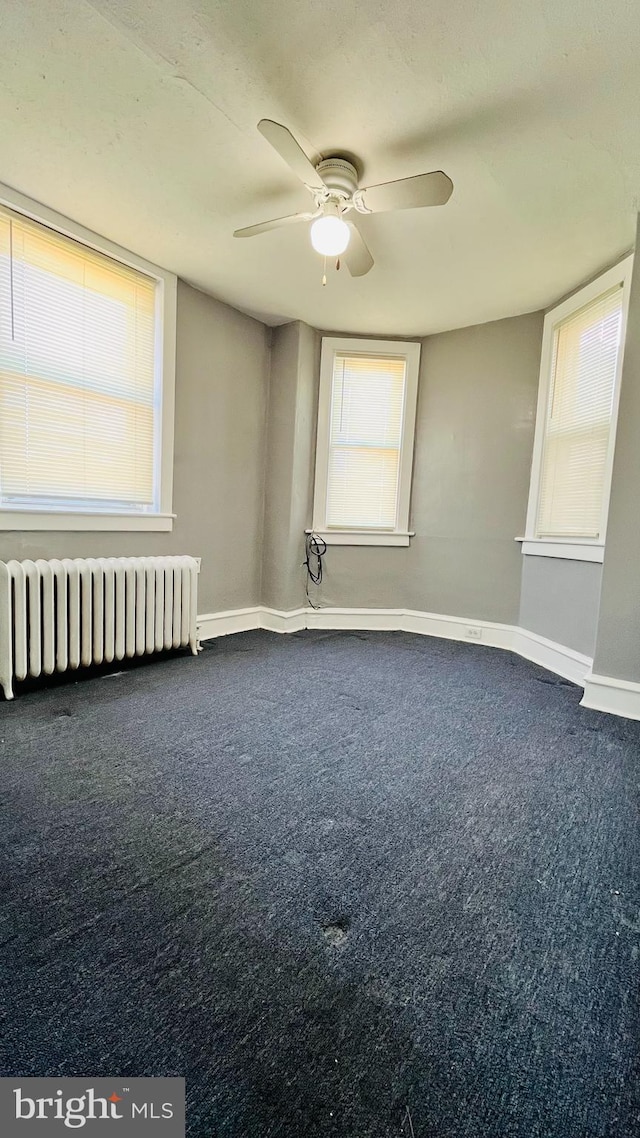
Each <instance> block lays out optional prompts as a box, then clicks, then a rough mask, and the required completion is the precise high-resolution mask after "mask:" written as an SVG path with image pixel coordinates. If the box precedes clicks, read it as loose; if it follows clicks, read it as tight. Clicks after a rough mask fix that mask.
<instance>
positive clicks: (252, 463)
mask: <svg viewBox="0 0 640 1138" xmlns="http://www.w3.org/2000/svg"><path fill="white" fill-rule="evenodd" d="M269 338H270V334H269V330H268V329H267V328H265V327H264V325H263V324H260V323H258V321H256V320H252V319H251V318H250V317H248V316H244V315H242V314H241V313H239V312H236V311H235V310H234V309H233V308H229V307H228V306H227V305H225V304H221V303H219V302H218V301H216V300H213V299H212V298H211V297H209V296H205V294H204V293H201V292H198V291H196V290H195V289H193V288H190V287H189V286H188V285H186V284H184V283H182V282H180V284H179V287H178V327H177V360H176V418H175V465H174V485H173V509H174V512H175V513H176V514H177V518H176V521H175V522H174V528H173V532H172V533H59V532H53V531H52V532H44V533H37V532H26V531H25V532H20V533H9V532H5V533H2V534H1V535H0V559H1V560H4V561H6V560H9V559H10V558H12V557H16V558H25V557H30V558H34V557H46V558H49V557H110V556H115V557H119V556H123V557H124V556H137V555H154V554H164V553H190V554H193V555H194V556H199V557H202V572H201V576H200V585H199V590H200V595H199V610H200V612H201V613H206V612H215V611H220V610H224V609H229V608H241V607H243V606H249V605H255V604H257V603H258V601H259V599H260V549H261V541H262V520H263V473H264V437H265V418H266V396H267V384H268V355H269Z"/></svg>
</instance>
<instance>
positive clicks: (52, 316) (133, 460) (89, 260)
mask: <svg viewBox="0 0 640 1138" xmlns="http://www.w3.org/2000/svg"><path fill="white" fill-rule="evenodd" d="M155 309H156V281H155V280H153V279H152V278H150V277H147V276H145V275H144V274H143V273H139V272H136V271H135V270H134V269H130V268H128V267H126V266H125V265H122V264H120V263H119V262H118V261H113V260H111V259H110V258H108V257H106V256H104V255H102V254H100V253H97V252H94V251H93V250H92V249H89V248H87V247H86V246H84V245H81V244H80V243H79V242H77V241H73V240H72V239H71V238H68V237H64V236H63V235H62V234H59V233H56V232H54V231H53V230H51V229H48V228H46V227H45V226H43V225H40V224H38V223H37V222H33V221H30V220H28V219H26V218H24V217H22V216H21V215H20V214H16V213H12V212H11V211H9V210H6V209H4V208H0V501H1V502H2V504H4V505H5V506H6V505H8V506H14V507H20V506H22V507H25V506H26V507H32V508H41V509H47V508H49V509H83V508H84V509H87V508H91V509H97V510H116V511H117V510H123V511H126V512H145V511H148V510H151V509H152V508H153V507H154V505H155V500H156V487H155V483H156V478H155V446H154V435H155V419H156V404H157V399H158V394H159V393H158V392H157V389H156V378H155V333H156V329H155V324H156V317H155Z"/></svg>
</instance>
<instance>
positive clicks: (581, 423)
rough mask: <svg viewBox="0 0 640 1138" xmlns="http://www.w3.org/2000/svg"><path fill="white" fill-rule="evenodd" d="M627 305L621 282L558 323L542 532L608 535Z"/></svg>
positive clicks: (538, 532)
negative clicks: (608, 487)
mask: <svg viewBox="0 0 640 1138" xmlns="http://www.w3.org/2000/svg"><path fill="white" fill-rule="evenodd" d="M622 305H623V290H622V287H620V286H616V287H615V288H613V289H609V290H608V291H607V292H605V293H603V294H602V295H601V296H599V297H598V298H597V299H596V300H594V301H592V302H591V303H590V304H587V305H585V307H584V308H582V309H580V310H579V311H578V312H575V313H573V314H572V315H571V316H569V317H567V319H565V320H563V321H562V322H561V323H560V324H559V325H557V327H556V328H555V331H554V341H553V356H552V365H551V387H550V394H549V403H548V408H547V420H546V425H545V434H544V445H543V452H542V467H541V476H540V492H539V498H538V511H537V520H536V536H537V537H546V538H548V537H566V538H576V537H583V538H593V539H597V538H598V537H600V536H601V529H602V519H603V514H604V509H603V506H604V502H603V498H604V493H605V480H606V470H607V458H608V453H609V437H610V432H611V425H612V413H613V401H614V391H615V380H616V371H617V365H618V354H619V351H620V337H621V328H622Z"/></svg>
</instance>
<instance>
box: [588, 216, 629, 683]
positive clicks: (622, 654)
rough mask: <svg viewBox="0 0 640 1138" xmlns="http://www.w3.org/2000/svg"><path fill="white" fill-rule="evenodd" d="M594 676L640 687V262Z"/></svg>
mask: <svg viewBox="0 0 640 1138" xmlns="http://www.w3.org/2000/svg"><path fill="white" fill-rule="evenodd" d="M639 225H640V222H639ZM637 248H638V244H637V243H636V249H637ZM593 671H594V672H595V673H596V674H597V675H604V676H613V677H614V678H616V679H620V680H633V681H636V682H640V256H636V259H635V263H634V268H633V279H632V283H631V295H630V302H629V317H628V323H627V336H626V343H625V350H624V359H623V364H622V383H621V388H620V411H619V414H618V428H617V432H616V451H615V458H614V463H613V479H612V484H611V498H610V503H609V521H608V525H607V540H606V548H605V555H604V565H603V572H602V591H601V596H600V618H599V622H598V636H597V642H596V653H595V658H594V662H593Z"/></svg>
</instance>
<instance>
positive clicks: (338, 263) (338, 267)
mask: <svg viewBox="0 0 640 1138" xmlns="http://www.w3.org/2000/svg"><path fill="white" fill-rule="evenodd" d="M336 272H337V273H339V272H340V258H339V257H338V260H337V261H336Z"/></svg>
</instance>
